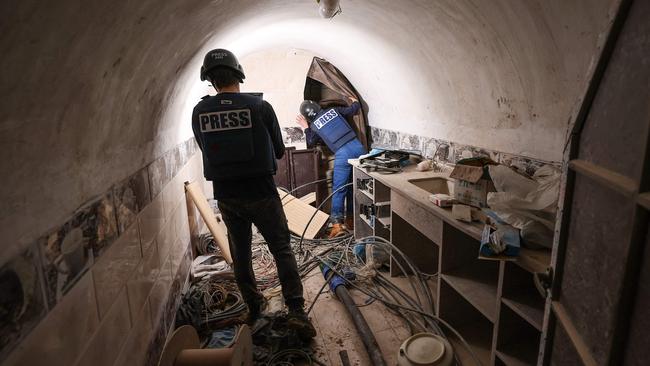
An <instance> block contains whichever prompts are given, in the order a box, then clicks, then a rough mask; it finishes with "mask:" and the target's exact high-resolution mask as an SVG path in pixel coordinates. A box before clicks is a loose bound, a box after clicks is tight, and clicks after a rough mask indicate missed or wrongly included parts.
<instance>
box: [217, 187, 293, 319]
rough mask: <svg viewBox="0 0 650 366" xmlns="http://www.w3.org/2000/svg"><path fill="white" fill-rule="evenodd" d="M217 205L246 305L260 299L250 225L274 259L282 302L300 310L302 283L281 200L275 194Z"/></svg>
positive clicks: (223, 201) (257, 301)
mask: <svg viewBox="0 0 650 366" xmlns="http://www.w3.org/2000/svg"><path fill="white" fill-rule="evenodd" d="M218 205H219V210H221V214H222V216H223V221H224V222H225V223H226V227H227V228H228V239H229V240H228V241H229V244H230V254H231V255H232V260H233V267H234V271H235V280H236V281H237V286H239V290H240V291H241V293H242V296H243V298H244V301H246V304H249V306H252V305H254V304H258V303H259V302H260V301H261V300H262V294H261V293H260V291H259V290H258V289H257V282H256V281H255V274H254V273H253V263H252V258H251V257H252V253H251V240H252V231H251V223H252V224H255V226H256V227H257V229H258V230H259V231H260V233H261V234H262V236H263V237H264V239H265V240H266V242H267V244H268V246H269V250H270V251H271V254H272V255H273V258H274V259H275V265H276V267H277V270H278V277H279V279H280V284H281V285H282V295H283V296H284V301H285V303H286V304H287V306H288V307H289V308H290V309H291V308H296V307H300V308H302V306H303V305H304V302H305V300H304V298H303V294H302V283H301V282H300V274H299V273H298V265H297V264H296V258H295V256H294V255H293V251H291V244H290V236H289V227H288V225H287V218H286V216H285V215H284V210H283V209H282V202H281V201H280V197H279V196H278V195H277V194H275V195H273V196H270V197H267V198H262V199H259V200H244V199H222V200H219V201H218Z"/></svg>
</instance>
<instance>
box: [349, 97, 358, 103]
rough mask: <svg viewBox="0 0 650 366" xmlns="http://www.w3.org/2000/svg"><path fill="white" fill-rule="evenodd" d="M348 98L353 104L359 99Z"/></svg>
mask: <svg viewBox="0 0 650 366" xmlns="http://www.w3.org/2000/svg"><path fill="white" fill-rule="evenodd" d="M349 98H350V103H354V102H358V101H359V99H357V98H355V97H349Z"/></svg>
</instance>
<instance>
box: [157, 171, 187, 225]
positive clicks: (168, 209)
mask: <svg viewBox="0 0 650 366" xmlns="http://www.w3.org/2000/svg"><path fill="white" fill-rule="evenodd" d="M184 196H185V185H184V183H183V180H182V177H181V176H180V175H178V174H176V176H175V177H173V178H172V179H171V180H170V181H169V183H167V185H166V186H165V188H163V192H162V197H163V206H164V210H165V211H164V212H165V218H168V217H170V216H171V215H172V214H173V212H174V209H175V208H176V206H177V205H178V203H179V202H180V200H181V199H182V198H183V197H184Z"/></svg>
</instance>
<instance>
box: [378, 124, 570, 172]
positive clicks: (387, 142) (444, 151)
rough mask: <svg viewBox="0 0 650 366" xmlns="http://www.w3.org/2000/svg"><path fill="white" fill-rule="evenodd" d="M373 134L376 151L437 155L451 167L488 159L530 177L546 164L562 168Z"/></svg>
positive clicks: (396, 134)
mask: <svg viewBox="0 0 650 366" xmlns="http://www.w3.org/2000/svg"><path fill="white" fill-rule="evenodd" d="M370 134H371V136H372V147H373V148H378V149H399V150H406V151H411V152H414V153H417V154H420V155H422V156H425V157H427V158H431V157H433V155H434V154H435V155H436V156H437V157H438V158H439V159H440V160H442V161H446V162H448V163H451V164H455V163H456V162H457V161H458V160H460V159H464V158H469V157H477V156H487V157H489V158H491V159H492V160H494V161H496V162H498V163H501V164H504V165H507V166H509V167H511V168H514V169H515V170H517V171H518V172H520V173H524V174H526V175H528V176H532V175H533V174H534V173H535V172H536V171H537V169H539V168H540V167H542V166H544V165H552V166H554V167H557V168H559V167H561V165H562V163H561V162H556V161H545V160H540V159H535V158H530V157H526V156H521V155H515V154H509V153H505V152H501V151H496V150H490V149H485V148H482V147H477V146H471V145H465V144H460V143H457V142H453V141H447V140H441V139H436V138H433V137H425V136H419V135H414V134H410V133H404V132H399V131H393V130H387V129H383V128H378V127H372V126H371V127H370Z"/></svg>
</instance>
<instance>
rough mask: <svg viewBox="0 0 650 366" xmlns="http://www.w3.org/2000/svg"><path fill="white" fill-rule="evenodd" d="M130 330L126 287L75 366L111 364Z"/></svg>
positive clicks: (109, 365)
mask: <svg viewBox="0 0 650 366" xmlns="http://www.w3.org/2000/svg"><path fill="white" fill-rule="evenodd" d="M130 330H131V315H130V311H129V301H128V298H127V294H126V289H123V290H122V292H120V294H119V295H118V296H117V298H116V299H115V302H114V303H113V306H112V307H111V308H110V309H109V310H108V312H107V313H106V316H105V317H104V319H102V322H101V324H100V326H99V329H98V330H97V332H96V333H95V335H94V336H93V338H92V339H91V341H90V344H89V345H88V347H87V348H86V349H85V351H84V353H83V354H82V356H81V358H80V359H79V361H78V362H77V366H90V365H92V366H111V365H113V362H114V361H115V359H116V358H117V356H118V353H117V350H119V349H121V348H122V346H123V345H124V342H125V341H126V337H127V335H128V334H129V331H130Z"/></svg>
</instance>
